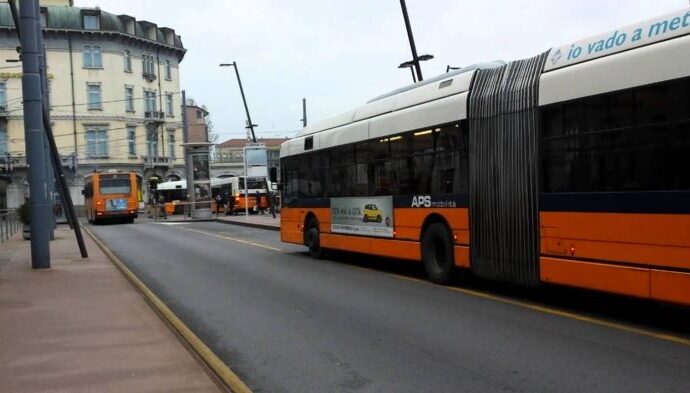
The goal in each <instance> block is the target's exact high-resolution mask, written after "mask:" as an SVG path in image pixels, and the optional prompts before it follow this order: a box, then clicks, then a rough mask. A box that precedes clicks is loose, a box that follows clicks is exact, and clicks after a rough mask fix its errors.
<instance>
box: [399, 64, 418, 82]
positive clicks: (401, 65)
mask: <svg viewBox="0 0 690 393" xmlns="http://www.w3.org/2000/svg"><path fill="white" fill-rule="evenodd" d="M398 68H409V69H410V72H411V73H412V82H415V83H417V76H416V75H415V73H414V62H413V61H406V62H404V63H401V64H400V65H399V66H398Z"/></svg>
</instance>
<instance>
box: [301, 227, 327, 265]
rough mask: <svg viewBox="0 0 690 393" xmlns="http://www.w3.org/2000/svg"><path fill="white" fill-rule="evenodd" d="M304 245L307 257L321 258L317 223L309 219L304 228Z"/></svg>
mask: <svg viewBox="0 0 690 393" xmlns="http://www.w3.org/2000/svg"><path fill="white" fill-rule="evenodd" d="M304 232H305V245H306V246H307V247H308V248H309V255H311V257H312V258H315V259H321V258H322V257H323V248H321V240H320V236H319V221H318V220H316V219H315V218H310V219H309V221H308V222H307V225H306V226H305V231H304Z"/></svg>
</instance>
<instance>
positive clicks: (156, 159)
mask: <svg viewBox="0 0 690 393" xmlns="http://www.w3.org/2000/svg"><path fill="white" fill-rule="evenodd" d="M141 158H142V161H143V163H144V167H146V168H160V167H163V168H170V167H172V164H173V158H171V157H164V156H141Z"/></svg>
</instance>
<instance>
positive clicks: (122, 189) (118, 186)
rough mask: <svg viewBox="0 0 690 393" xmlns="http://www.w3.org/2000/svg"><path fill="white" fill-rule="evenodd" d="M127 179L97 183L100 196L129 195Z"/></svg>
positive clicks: (130, 188)
mask: <svg viewBox="0 0 690 393" xmlns="http://www.w3.org/2000/svg"><path fill="white" fill-rule="evenodd" d="M130 183H131V181H130V180H129V179H104V178H101V181H100V183H99V192H100V193H101V194H129V193H131V192H132V187H131V185H130Z"/></svg>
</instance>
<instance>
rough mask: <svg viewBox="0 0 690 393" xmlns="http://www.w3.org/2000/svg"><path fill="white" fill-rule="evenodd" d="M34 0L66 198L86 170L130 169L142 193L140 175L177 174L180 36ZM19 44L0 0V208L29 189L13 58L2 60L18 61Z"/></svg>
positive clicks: (66, 1)
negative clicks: (2, 190)
mask: <svg viewBox="0 0 690 393" xmlns="http://www.w3.org/2000/svg"><path fill="white" fill-rule="evenodd" d="M40 3H41V9H40V11H41V14H40V16H41V24H42V26H43V37H44V43H45V47H46V53H47V63H48V69H47V72H48V80H49V96H50V99H49V100H50V108H51V110H50V115H51V122H52V125H53V133H54V135H55V141H56V143H57V146H58V150H59V152H60V155H61V158H62V163H63V168H64V170H65V173H66V175H67V181H68V184H69V185H70V189H71V194H72V198H73V200H74V201H75V204H77V205H79V204H82V203H83V199H82V196H81V192H80V191H81V188H82V185H83V177H84V175H86V174H87V173H89V172H92V171H94V170H98V171H107V170H122V171H135V172H137V173H138V174H139V176H140V177H141V179H142V184H143V187H141V188H142V189H143V191H144V193H143V195H142V199H143V200H146V198H147V195H146V194H147V190H148V187H147V184H148V183H155V182H158V181H164V180H166V179H180V178H183V177H184V153H183V148H182V146H181V144H182V141H183V135H182V102H181V100H182V99H181V95H180V72H179V64H180V62H181V61H182V60H183V58H184V55H185V48H184V46H183V45H182V41H181V39H180V36H179V35H177V34H176V33H175V30H174V29H172V28H169V27H160V26H158V25H156V23H154V22H150V21H145V20H137V19H136V18H135V17H133V16H130V15H114V14H111V13H108V12H106V11H104V10H101V9H99V8H79V7H73V4H72V1H70V0H62V1H61V0H50V1H49V0H45V1H41V2H40ZM18 46H19V40H18V38H17V31H16V29H15V26H14V22H13V20H12V16H11V12H10V9H9V6H8V4H7V3H0V64H2V66H0V174H1V175H3V176H4V177H5V178H9V181H10V184H9V186H8V187H7V195H6V200H7V202H6V203H7V205H8V207H14V206H17V205H18V204H20V203H21V201H22V200H23V196H24V194H25V190H26V189H27V188H28V187H27V186H28V183H27V179H26V176H27V173H26V172H27V171H26V159H25V146H24V116H23V111H22V90H21V83H22V82H21V76H22V73H21V63H16V62H14V63H12V62H7V60H10V61H11V60H16V59H18V53H17V51H16V48H17V47H18Z"/></svg>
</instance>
